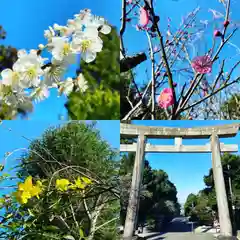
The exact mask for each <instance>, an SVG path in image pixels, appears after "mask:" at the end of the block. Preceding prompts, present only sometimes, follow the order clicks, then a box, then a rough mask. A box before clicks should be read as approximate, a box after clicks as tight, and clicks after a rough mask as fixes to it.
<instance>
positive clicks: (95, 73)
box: [66, 28, 121, 120]
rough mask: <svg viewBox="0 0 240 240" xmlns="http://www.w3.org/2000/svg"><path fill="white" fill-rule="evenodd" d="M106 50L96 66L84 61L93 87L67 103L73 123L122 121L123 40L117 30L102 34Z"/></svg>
mask: <svg viewBox="0 0 240 240" xmlns="http://www.w3.org/2000/svg"><path fill="white" fill-rule="evenodd" d="M101 38H102V40H103V50H102V51H101V52H100V53H99V54H98V55H97V58H96V60H95V61H94V62H92V63H90V64H89V63H85V62H84V61H81V64H80V69H81V71H82V73H83V75H84V76H85V78H86V80H87V81H88V83H89V85H90V89H89V90H88V91H87V92H86V93H84V94H82V93H79V92H78V93H76V92H75V93H72V94H71V95H70V97H69V100H68V102H67V103H66V108H67V110H68V115H69V117H70V118H71V119H96V120H100V119H119V116H120V85H121V81H120V67H119V55H120V49H119V46H120V45H119V44H120V43H119V36H118V33H117V30H116V28H112V32H111V33H110V34H108V35H103V34H101Z"/></svg>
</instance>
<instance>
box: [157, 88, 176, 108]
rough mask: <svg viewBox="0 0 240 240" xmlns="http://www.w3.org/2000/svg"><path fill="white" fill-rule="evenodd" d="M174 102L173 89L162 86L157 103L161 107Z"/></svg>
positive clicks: (166, 106)
mask: <svg viewBox="0 0 240 240" xmlns="http://www.w3.org/2000/svg"><path fill="white" fill-rule="evenodd" d="M173 104H174V99H173V91H172V89H171V88H164V89H163V90H162V92H161V94H160V95H159V97H158V105H159V107H161V108H168V107H169V106H171V105H173Z"/></svg>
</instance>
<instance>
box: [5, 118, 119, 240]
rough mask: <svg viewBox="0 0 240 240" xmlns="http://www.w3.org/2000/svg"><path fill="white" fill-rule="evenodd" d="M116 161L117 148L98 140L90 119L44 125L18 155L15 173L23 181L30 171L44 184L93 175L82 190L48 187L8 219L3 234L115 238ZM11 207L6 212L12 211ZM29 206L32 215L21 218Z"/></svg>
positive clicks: (116, 220)
mask: <svg viewBox="0 0 240 240" xmlns="http://www.w3.org/2000/svg"><path fill="white" fill-rule="evenodd" d="M118 165H119V163H118V161H117V152H116V151H115V150H114V149H112V148H111V147H110V146H109V144H108V143H107V142H106V141H104V140H102V138H101V136H100V134H99V131H98V130H97V129H96V128H95V123H91V124H85V123H83V122H70V123H67V124H64V125H63V126H59V127H57V128H50V129H48V130H47V131H46V132H45V133H44V134H43V135H42V137H41V138H39V139H36V140H33V141H32V142H31V144H30V146H29V152H28V153H27V154H26V155H24V156H22V158H21V166H20V167H21V169H20V171H19V172H18V176H19V177H20V178H21V179H25V178H26V176H29V175H31V176H32V177H33V179H34V180H37V179H39V180H42V181H44V184H45V186H50V185H51V183H53V184H54V183H55V181H56V179H59V178H66V179H69V180H71V182H73V181H74V179H77V177H79V176H87V177H88V178H90V179H94V184H93V185H91V187H90V188H89V189H88V190H86V191H85V192H84V194H83V193H79V192H77V191H70V193H66V194H64V193H60V194H59V193H55V192H54V191H52V188H50V189H51V190H50V191H48V193H47V194H46V195H44V196H41V197H40V200H39V201H38V204H35V205H34V206H35V207H34V208H30V206H27V205H23V206H21V207H20V208H19V209H20V210H21V211H20V212H21V214H22V215H21V216H19V219H14V220H12V221H11V223H12V224H14V228H13V229H9V228H8V236H11V237H13V236H17V239H18V238H19V237H23V236H24V235H26V236H27V237H26V238H24V237H23V238H22V239H27V240H31V239H39V240H46V239H50V240H52V239H56V238H57V239H68V238H64V236H66V235H71V236H72V238H69V239H79V236H80V235H84V236H87V237H88V239H89V240H93V239H94V240H95V239H96V240H100V239H101V240H108V239H113V240H114V239H118V236H117V232H116V229H117V223H118V217H119V211H120V206H119V190H118V187H117V186H118V185H119V180H118V171H119V169H118ZM30 204H31V203H30ZM12 207H15V208H16V206H11V208H12ZM11 208H9V209H8V212H7V213H6V214H10V213H12V212H15V211H13V209H11ZM28 208H29V209H30V210H31V213H32V215H31V216H30V219H28V221H27V222H26V216H28V217H29V212H28ZM18 211H19V210H18ZM24 214H25V215H24ZM19 223H21V224H23V223H24V228H23V229H22V231H21V232H20V233H19V232H18V233H17V232H16V231H17V230H19V227H20V226H19V225H17V224H19ZM103 224H104V225H103ZM101 225H103V227H100V226H101ZM80 230H81V231H82V232H81V233H80V232H79V231H80ZM7 239H8V238H7ZM9 239H10V238H9ZM12 239H15V238H12Z"/></svg>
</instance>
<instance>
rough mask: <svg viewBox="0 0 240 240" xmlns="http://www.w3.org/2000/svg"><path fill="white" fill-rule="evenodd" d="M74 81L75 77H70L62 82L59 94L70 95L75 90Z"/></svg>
mask: <svg viewBox="0 0 240 240" xmlns="http://www.w3.org/2000/svg"><path fill="white" fill-rule="evenodd" d="M73 87H74V83H73V79H72V78H70V77H68V78H67V79H66V81H65V82H62V83H61V84H60V86H59V88H58V91H59V95H60V96H61V95H62V94H63V93H64V94H65V95H67V96H68V95H69V94H70V93H71V92H72V91H73Z"/></svg>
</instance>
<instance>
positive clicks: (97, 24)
mask: <svg viewBox="0 0 240 240" xmlns="http://www.w3.org/2000/svg"><path fill="white" fill-rule="evenodd" d="M86 27H87V28H88V27H92V28H96V29H99V28H100V30H99V31H100V32H101V33H103V34H109V33H110V32H111V27H110V26H109V25H108V24H106V22H105V19H104V18H102V17H94V18H93V19H92V21H89V23H87V24H86Z"/></svg>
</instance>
